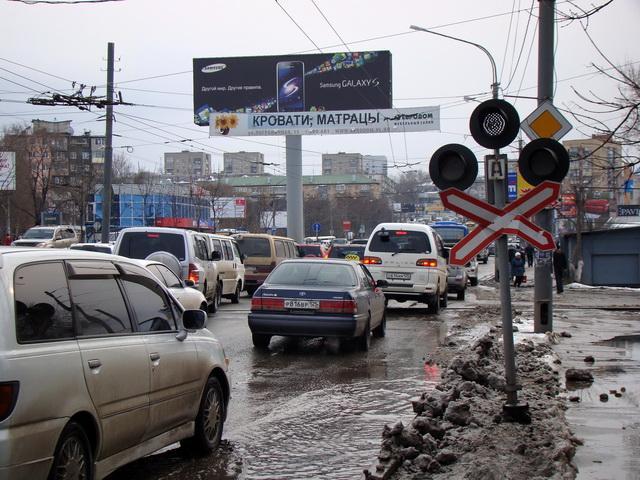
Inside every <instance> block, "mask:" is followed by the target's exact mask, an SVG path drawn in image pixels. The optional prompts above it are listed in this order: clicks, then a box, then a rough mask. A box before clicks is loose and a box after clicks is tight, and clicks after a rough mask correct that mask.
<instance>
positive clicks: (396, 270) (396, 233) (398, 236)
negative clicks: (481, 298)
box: [362, 223, 447, 313]
mask: <svg viewBox="0 0 640 480" xmlns="http://www.w3.org/2000/svg"><path fill="white" fill-rule="evenodd" d="M362 263H364V264H365V265H366V266H367V268H369V271H370V272H371V274H372V275H373V278H374V279H375V280H386V281H387V282H388V284H389V285H388V286H387V287H384V288H383V291H384V294H385V297H386V298H387V299H393V300H398V301H401V302H402V301H405V300H417V301H419V302H423V303H426V304H427V305H428V306H429V311H430V312H431V313H438V312H439V311H440V307H441V306H443V307H444V306H446V302H447V252H446V251H445V249H444V246H443V244H442V239H441V238H440V236H439V235H438V234H437V233H436V232H435V231H434V230H433V229H432V228H431V227H429V226H427V225H422V224H418V223H381V224H379V225H378V226H377V227H376V228H375V229H374V230H373V233H372V234H371V236H370V237H369V241H368V242H367V246H366V248H365V252H364V259H363V261H362Z"/></svg>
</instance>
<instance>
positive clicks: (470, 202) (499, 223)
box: [440, 180, 560, 265]
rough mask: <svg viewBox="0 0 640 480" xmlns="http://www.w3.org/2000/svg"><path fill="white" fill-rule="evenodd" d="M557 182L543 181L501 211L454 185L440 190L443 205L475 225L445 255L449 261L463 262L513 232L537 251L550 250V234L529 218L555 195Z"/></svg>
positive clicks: (452, 262) (552, 244)
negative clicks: (475, 224) (502, 236)
mask: <svg viewBox="0 0 640 480" xmlns="http://www.w3.org/2000/svg"><path fill="white" fill-rule="evenodd" d="M559 193H560V184H559V183H557V182H551V181H549V180H546V181H544V182H542V183H541V184H540V185H538V186H537V187H535V188H534V189H532V190H531V191H529V192H528V193H527V194H526V195H523V196H522V197H520V198H518V199H517V200H516V201H515V202H512V203H510V204H509V205H507V206H506V207H505V208H504V210H500V209H499V208H496V207H494V206H493V205H490V204H489V203H487V202H484V201H482V200H478V199H477V198H475V197H472V196H471V195H468V194H466V193H464V192H463V191H461V190H458V189H456V188H447V189H446V190H443V191H442V192H440V198H441V199H442V203H443V205H444V206H445V207H446V208H448V209H449V210H453V211H454V212H457V213H460V214H462V215H464V216H465V217H467V218H469V219H471V220H473V221H475V222H476V223H477V224H478V226H477V227H476V228H475V229H474V230H473V231H472V232H471V233H470V234H468V235H467V236H465V237H464V238H463V239H462V240H460V241H459V242H458V243H457V244H456V245H455V246H454V247H453V248H452V249H451V253H450V254H449V263H451V264H453V265H465V264H466V263H467V262H468V261H469V260H471V259H472V258H474V257H475V256H476V255H477V254H478V253H479V252H480V251H481V250H482V249H483V248H485V247H486V246H487V245H489V244H490V243H491V242H493V241H494V240H495V239H497V238H498V237H500V236H501V235H509V234H510V235H517V236H518V237H520V238H522V239H524V240H526V241H527V242H529V243H530V244H531V245H533V246H534V247H536V248H537V249H539V250H543V251H546V250H553V249H554V247H555V242H554V241H553V236H552V235H551V233H549V232H547V231H546V230H543V229H542V228H540V227H539V226H537V225H536V224H535V223H533V222H531V221H530V220H529V218H530V217H531V216H533V215H534V214H536V213H538V212H539V211H540V210H542V209H543V208H544V207H546V206H547V205H550V204H552V203H553V202H555V201H556V200H557V198H558V195H559Z"/></svg>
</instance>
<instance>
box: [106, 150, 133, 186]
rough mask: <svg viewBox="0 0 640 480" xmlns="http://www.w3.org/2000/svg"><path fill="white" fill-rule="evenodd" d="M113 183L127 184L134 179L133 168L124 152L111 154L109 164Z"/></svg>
mask: <svg viewBox="0 0 640 480" xmlns="http://www.w3.org/2000/svg"><path fill="white" fill-rule="evenodd" d="M111 169H112V177H113V183H114V184H115V183H128V182H130V181H131V179H132V178H133V177H134V173H133V166H132V165H131V162H130V161H129V158H128V157H127V155H126V154H125V153H124V152H117V153H114V154H113V159H112V162H111Z"/></svg>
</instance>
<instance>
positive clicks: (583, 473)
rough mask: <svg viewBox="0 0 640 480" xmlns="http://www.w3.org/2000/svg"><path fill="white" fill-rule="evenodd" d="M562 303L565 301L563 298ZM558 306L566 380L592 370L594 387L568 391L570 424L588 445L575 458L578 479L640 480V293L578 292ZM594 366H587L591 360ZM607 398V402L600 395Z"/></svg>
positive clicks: (556, 317)
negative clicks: (570, 373) (571, 373)
mask: <svg viewBox="0 0 640 480" xmlns="http://www.w3.org/2000/svg"><path fill="white" fill-rule="evenodd" d="M558 297H560V298H558ZM558 297H556V299H557V300H558V301H557V302H556V303H555V309H554V312H555V315H554V331H555V332H568V333H569V334H570V335H571V337H569V338H567V337H561V341H560V343H559V344H557V345H555V346H554V350H555V352H556V353H557V354H558V356H559V357H560V359H561V361H562V364H561V368H562V370H561V373H562V375H561V377H560V378H561V379H562V380H563V381H564V378H565V377H564V372H565V371H566V369H567V368H581V369H588V370H589V371H590V372H591V373H592V375H593V377H594V382H593V384H592V385H591V386H586V387H585V386H582V388H580V387H576V386H572V385H568V386H566V385H565V387H566V388H567V390H566V396H567V398H571V397H573V398H572V400H573V401H568V403H567V405H568V410H567V411H566V418H567V420H568V422H569V425H570V428H571V430H572V431H573V432H574V434H575V436H576V437H578V438H580V439H581V440H582V441H583V442H584V445H583V446H581V447H579V448H578V449H577V451H576V456H575V457H574V463H575V465H576V466H577V467H578V476H577V478H578V479H585V480H592V479H593V480H595V479H625V480H626V479H629V480H631V479H638V478H640V292H639V291H638V290H635V291H633V290H627V291H625V290H612V289H583V288H582V289H575V288H572V287H571V286H570V287H569V288H568V289H566V290H565V294H564V295H562V296H558ZM589 355H590V356H593V358H594V360H595V361H594V362H593V363H591V362H585V358H586V357H587V356H589ZM601 394H606V399H605V398H604V397H603V399H602V400H601V398H600V395H601Z"/></svg>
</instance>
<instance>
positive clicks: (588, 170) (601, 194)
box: [562, 135, 626, 207]
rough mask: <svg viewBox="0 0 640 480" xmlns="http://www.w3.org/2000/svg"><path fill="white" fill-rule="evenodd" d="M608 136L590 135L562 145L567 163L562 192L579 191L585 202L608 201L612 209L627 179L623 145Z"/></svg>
mask: <svg viewBox="0 0 640 480" xmlns="http://www.w3.org/2000/svg"><path fill="white" fill-rule="evenodd" d="M608 137H609V136H608V135H593V136H592V137H591V138H585V139H578V140H567V141H565V142H563V144H564V146H565V148H566V149H567V151H568V152H569V162H570V163H569V173H568V174H567V176H566V177H565V179H564V181H563V182H562V189H563V191H566V192H573V191H574V189H575V188H580V189H582V190H584V192H585V195H584V197H585V198H586V199H608V200H610V201H611V207H613V206H614V205H615V204H616V203H618V201H619V197H620V194H621V192H622V187H623V186H624V182H625V180H626V179H625V178H624V170H625V169H624V168H623V167H624V164H623V161H622V146H621V145H620V144H619V143H617V142H615V141H612V140H608ZM607 140H608V141H607ZM616 193H617V194H616Z"/></svg>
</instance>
